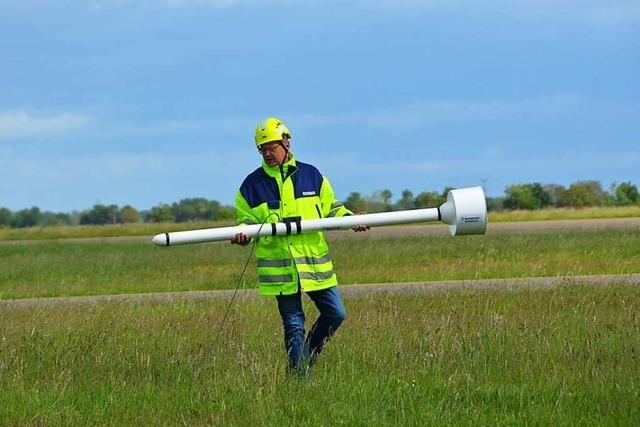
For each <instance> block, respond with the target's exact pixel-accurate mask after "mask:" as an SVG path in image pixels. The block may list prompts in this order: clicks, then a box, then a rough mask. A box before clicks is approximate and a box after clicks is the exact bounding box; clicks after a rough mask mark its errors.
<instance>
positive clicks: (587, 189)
mask: <svg viewBox="0 0 640 427" xmlns="http://www.w3.org/2000/svg"><path fill="white" fill-rule="evenodd" d="M562 203H563V205H564V206H570V207H573V208H583V207H587V206H602V205H603V204H604V203H605V192H604V190H603V189H602V185H601V184H600V182H599V181H593V180H592V181H578V182H575V183H573V184H571V185H570V186H569V189H568V190H567V192H566V194H565V197H564V200H563V201H562Z"/></svg>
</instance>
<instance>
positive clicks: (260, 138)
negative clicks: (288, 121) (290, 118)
mask: <svg viewBox="0 0 640 427" xmlns="http://www.w3.org/2000/svg"><path fill="white" fill-rule="evenodd" d="M283 135H286V136H287V137H289V138H291V131H289V129H287V127H286V126H285V124H284V123H283V122H282V120H280V119H276V118H275V117H269V118H268V119H266V120H265V121H263V122H260V123H258V126H257V127H256V146H258V147H259V146H261V145H262V144H266V143H267V142H272V141H282V136H283Z"/></svg>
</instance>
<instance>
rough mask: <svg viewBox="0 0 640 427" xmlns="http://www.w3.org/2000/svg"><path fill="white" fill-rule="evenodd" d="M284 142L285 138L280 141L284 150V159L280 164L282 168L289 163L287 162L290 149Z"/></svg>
mask: <svg viewBox="0 0 640 427" xmlns="http://www.w3.org/2000/svg"><path fill="white" fill-rule="evenodd" d="M284 141H285V139H284V137H283V138H282V140H281V141H280V146H281V147H282V149H283V150H284V157H283V158H282V161H281V162H280V166H284V164H285V163H286V162H287V160H289V149H288V148H287V146H286V145H284Z"/></svg>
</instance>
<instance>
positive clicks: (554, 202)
mask: <svg viewBox="0 0 640 427" xmlns="http://www.w3.org/2000/svg"><path fill="white" fill-rule="evenodd" d="M542 189H543V190H544V192H545V193H547V197H548V200H549V203H550V204H551V206H555V207H561V206H562V201H563V200H564V199H566V193H567V189H566V188H564V187H563V186H562V185H560V184H545V185H544V186H543V187H542Z"/></svg>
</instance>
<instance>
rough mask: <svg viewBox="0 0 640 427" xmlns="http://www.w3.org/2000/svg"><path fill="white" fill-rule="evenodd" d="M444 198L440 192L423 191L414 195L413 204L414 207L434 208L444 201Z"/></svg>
mask: <svg viewBox="0 0 640 427" xmlns="http://www.w3.org/2000/svg"><path fill="white" fill-rule="evenodd" d="M445 200H446V197H442V194H439V193H437V192H435V191H428V192H427V191H423V192H422V193H420V194H418V195H417V196H416V197H415V199H414V200H413V205H414V206H415V207H416V208H436V207H438V206H440V205H441V204H442V203H444V201H445Z"/></svg>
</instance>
